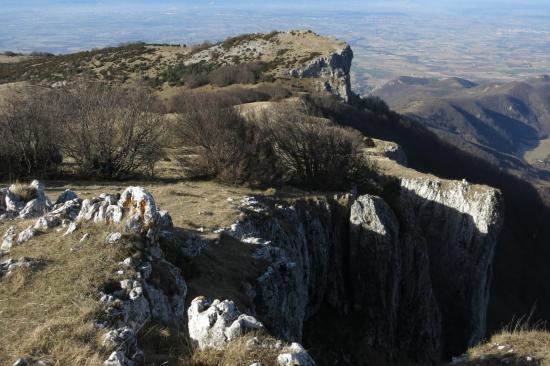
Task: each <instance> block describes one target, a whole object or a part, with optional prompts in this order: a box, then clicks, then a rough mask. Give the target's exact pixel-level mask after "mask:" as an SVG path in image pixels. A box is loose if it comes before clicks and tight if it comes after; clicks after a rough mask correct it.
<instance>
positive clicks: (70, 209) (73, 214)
mask: <svg viewBox="0 0 550 366" xmlns="http://www.w3.org/2000/svg"><path fill="white" fill-rule="evenodd" d="M81 204H82V201H81V200H80V198H75V199H73V200H69V201H65V202H63V203H59V204H56V205H54V207H53V209H52V211H51V212H50V213H49V214H48V215H50V216H57V217H59V218H60V219H63V220H71V221H73V220H75V219H76V218H77V217H78V214H79V213H80V206H81Z"/></svg>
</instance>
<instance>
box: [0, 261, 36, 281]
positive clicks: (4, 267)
mask: <svg viewBox="0 0 550 366" xmlns="http://www.w3.org/2000/svg"><path fill="white" fill-rule="evenodd" d="M41 263H42V262H41V261H40V260H35V259H32V258H27V257H21V258H19V259H17V260H15V259H8V260H5V261H3V262H0V277H4V276H10V275H11V274H12V273H13V271H14V270H17V269H20V268H27V269H30V268H36V267H38V266H39V265H40V264H41Z"/></svg>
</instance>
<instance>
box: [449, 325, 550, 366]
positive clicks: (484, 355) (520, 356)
mask: <svg viewBox="0 0 550 366" xmlns="http://www.w3.org/2000/svg"><path fill="white" fill-rule="evenodd" d="M468 356H469V358H470V361H467V362H463V363H459V364H460V365H487V366H489V365H517V366H522V365H543V366H546V365H550V333H549V332H546V331H542V330H529V329H525V330H517V331H509V330H505V331H502V332H500V333H498V334H496V335H494V336H493V337H491V339H490V340H489V341H488V342H487V343H484V344H480V345H478V346H476V347H473V348H472V349H470V350H469V351H468Z"/></svg>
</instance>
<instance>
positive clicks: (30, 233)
mask: <svg viewBox="0 0 550 366" xmlns="http://www.w3.org/2000/svg"><path fill="white" fill-rule="evenodd" d="M36 234H37V231H36V229H35V228H33V227H32V226H31V227H29V228H27V229H25V230H23V231H22V232H20V233H19V235H18V236H17V244H22V243H25V242H27V241H29V240H31V239H32V238H34V237H35V236H36Z"/></svg>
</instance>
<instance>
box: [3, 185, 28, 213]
mask: <svg viewBox="0 0 550 366" xmlns="http://www.w3.org/2000/svg"><path fill="white" fill-rule="evenodd" d="M10 188H11V189H10ZM10 188H9V189H8V190H7V191H6V192H5V197H4V202H5V207H6V210H7V211H15V212H19V211H21V210H22V209H23V207H25V202H23V201H22V200H21V198H20V197H19V196H17V195H16V194H15V193H13V191H12V190H13V189H14V188H13V186H11V187H10Z"/></svg>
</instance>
